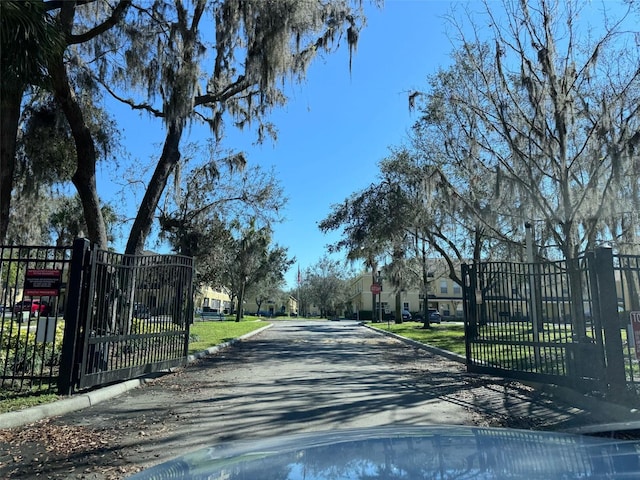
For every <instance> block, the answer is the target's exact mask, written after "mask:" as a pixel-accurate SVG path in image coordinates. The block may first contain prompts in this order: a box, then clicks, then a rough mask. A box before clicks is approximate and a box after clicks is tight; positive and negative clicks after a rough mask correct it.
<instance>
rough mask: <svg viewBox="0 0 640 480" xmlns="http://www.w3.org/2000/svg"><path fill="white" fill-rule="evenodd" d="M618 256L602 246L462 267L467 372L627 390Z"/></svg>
mask: <svg viewBox="0 0 640 480" xmlns="http://www.w3.org/2000/svg"><path fill="white" fill-rule="evenodd" d="M613 258H614V257H613V255H612V254H611V250H610V249H606V248H603V249H599V250H597V251H595V252H590V253H588V254H586V255H585V256H584V257H582V258H579V259H576V260H574V261H571V262H546V263H535V264H523V263H509V262H486V263H478V264H475V265H463V267H462V278H463V279H464V281H465V285H464V286H463V295H464V304H465V330H466V332H465V337H466V356H467V367H468V369H469V371H472V372H483V373H491V374H498V375H502V376H507V377H514V378H518V379H523V380H535V381H542V382H546V383H555V384H560V385H569V386H572V387H575V388H579V389H598V390H611V389H614V390H615V389H624V388H625V383H626V382H627V381H628V380H629V375H628V374H627V373H628V372H626V371H625V364H624V363H625V362H624V357H623V344H622V337H621V333H622V332H624V330H623V329H624V325H623V324H621V321H620V315H619V312H618V310H619V308H620V307H619V293H618V292H617V290H619V288H616V287H617V285H618V286H619V283H620V282H619V280H616V277H618V278H619V275H616V273H615V270H614V261H613ZM605 340H606V341H605ZM636 368H637V366H636ZM627 370H628V368H627ZM632 371H633V368H632Z"/></svg>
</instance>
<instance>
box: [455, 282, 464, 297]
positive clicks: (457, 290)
mask: <svg viewBox="0 0 640 480" xmlns="http://www.w3.org/2000/svg"><path fill="white" fill-rule="evenodd" d="M453 293H456V294H458V295H459V294H461V293H462V288H460V285H458V284H457V283H454V284H453Z"/></svg>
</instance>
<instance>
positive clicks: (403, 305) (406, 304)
mask: <svg viewBox="0 0 640 480" xmlns="http://www.w3.org/2000/svg"><path fill="white" fill-rule="evenodd" d="M402 309H403V310H409V302H404V303H403V304H402Z"/></svg>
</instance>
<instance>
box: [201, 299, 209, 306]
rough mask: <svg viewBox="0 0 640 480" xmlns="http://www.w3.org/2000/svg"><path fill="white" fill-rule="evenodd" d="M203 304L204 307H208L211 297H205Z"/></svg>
mask: <svg viewBox="0 0 640 480" xmlns="http://www.w3.org/2000/svg"><path fill="white" fill-rule="evenodd" d="M202 306H203V307H208V306H209V299H208V298H205V299H204V300H203V301H202Z"/></svg>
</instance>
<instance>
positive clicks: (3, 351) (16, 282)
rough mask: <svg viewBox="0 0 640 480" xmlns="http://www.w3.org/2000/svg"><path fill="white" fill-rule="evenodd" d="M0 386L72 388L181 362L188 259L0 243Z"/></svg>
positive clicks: (188, 315) (80, 246)
mask: <svg viewBox="0 0 640 480" xmlns="http://www.w3.org/2000/svg"><path fill="white" fill-rule="evenodd" d="M1 252H2V264H1V270H0V274H1V278H2V305H4V307H3V311H2V324H1V325H0V382H1V383H0V388H2V389H4V390H13V391H22V392H24V391H30V390H33V389H38V390H51V391H53V390H57V391H58V392H60V393H64V394H68V393H72V392H73V391H76V390H79V389H84V388H88V387H92V386H96V385H102V384H106V383H110V382H114V381H117V380H124V379H129V378H133V377H136V376H140V375H142V374H146V373H151V372H155V371H159V370H164V369H167V368H170V367H173V366H177V365H181V364H183V363H184V362H185V361H186V356H187V349H188V341H189V326H190V325H191V323H192V321H193V290H192V281H193V260H192V259H191V258H187V257H183V256H177V255H141V256H132V255H122V254H117V253H113V252H107V251H102V250H96V249H93V248H91V246H90V244H89V242H88V241H86V240H78V241H76V242H75V244H74V246H73V248H69V247H65V248H53V247H2V248H1Z"/></svg>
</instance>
